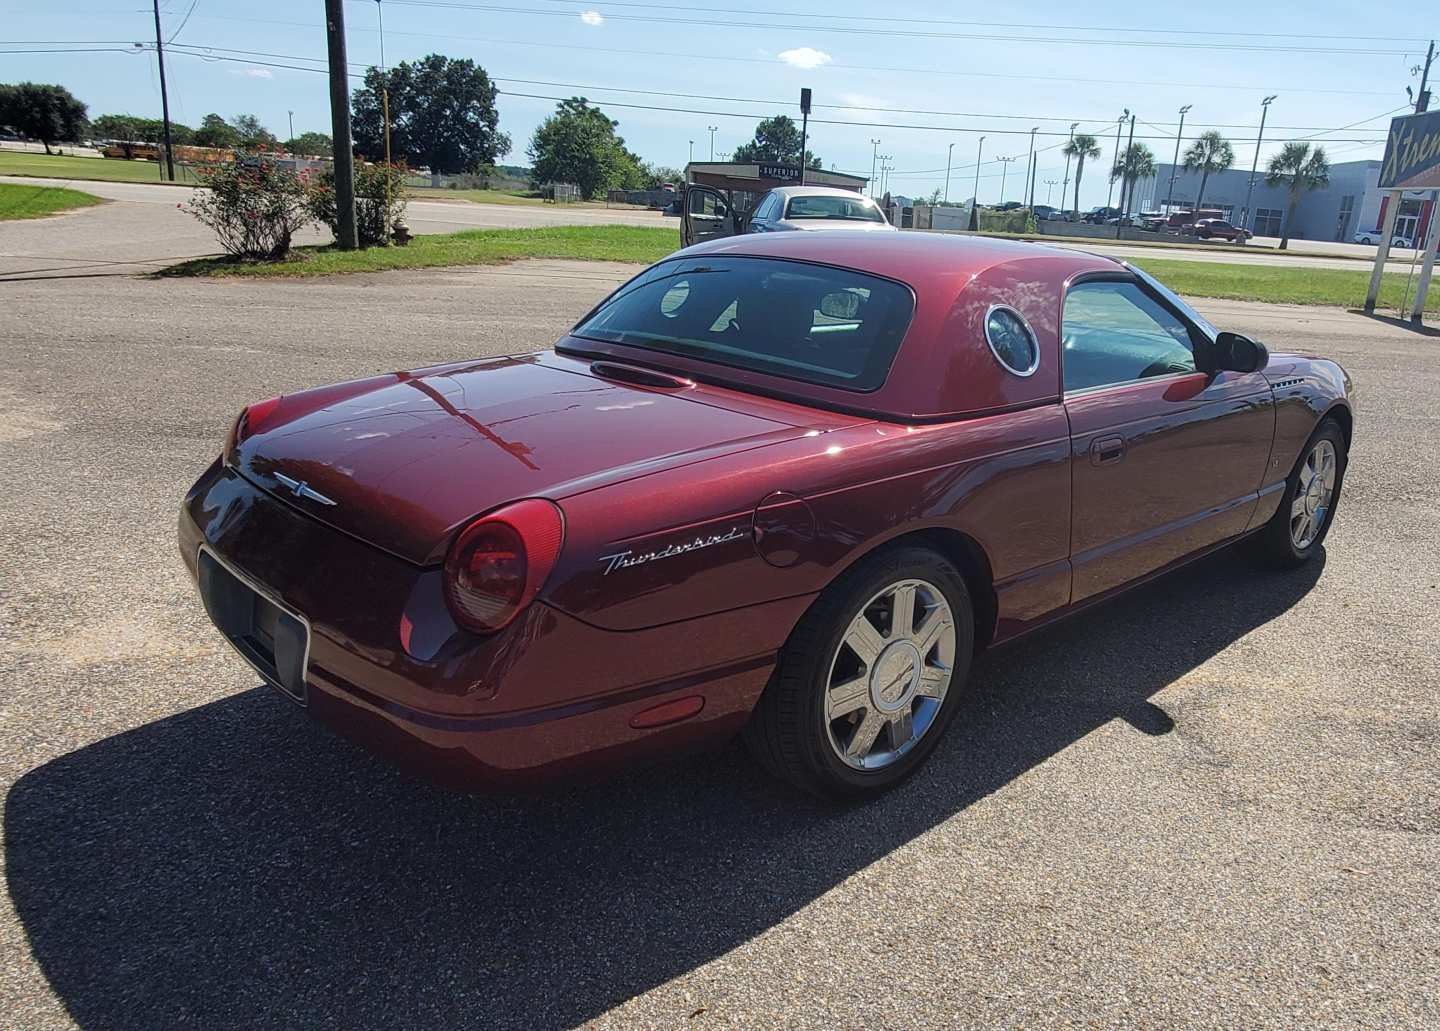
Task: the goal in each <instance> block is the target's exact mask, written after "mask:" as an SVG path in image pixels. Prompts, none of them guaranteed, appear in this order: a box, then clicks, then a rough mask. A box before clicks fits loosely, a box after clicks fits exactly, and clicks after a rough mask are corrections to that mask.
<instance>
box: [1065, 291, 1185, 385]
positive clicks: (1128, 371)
mask: <svg viewBox="0 0 1440 1031" xmlns="http://www.w3.org/2000/svg"><path fill="white" fill-rule="evenodd" d="M1060 341H1061V361H1062V363H1063V368H1064V372H1065V389H1066V390H1067V391H1073V390H1085V389H1088V388H1090V387H1102V386H1107V385H1109V384H1112V383H1129V382H1131V381H1133V380H1139V379H1146V378H1148V377H1150V376H1168V375H1171V374H1173V373H1183V372H1194V371H1196V369H1195V354H1194V345H1193V343H1192V341H1191V339H1190V330H1189V329H1188V328H1187V327H1186V325H1185V323H1183V322H1181V321H1180V319H1179V318H1177V317H1176V316H1175V315H1174V314H1173V313H1172V312H1171V311H1170V310H1169V309H1167V308H1166V307H1165V306H1164V305H1162V304H1160V303H1159V302H1158V301H1156V300H1155V299H1154V298H1153V297H1151V296H1150V295H1149V294H1147V293H1146V292H1145V291H1144V290H1142V289H1140V287H1139V286H1137V285H1136V284H1134V283H1126V282H1113V281H1103V280H1102V281H1098V282H1092V283H1077V284H1076V285H1075V286H1072V287H1071V288H1070V290H1069V292H1067V293H1066V295H1065V311H1064V316H1063V319H1062V322H1061V336H1060Z"/></svg>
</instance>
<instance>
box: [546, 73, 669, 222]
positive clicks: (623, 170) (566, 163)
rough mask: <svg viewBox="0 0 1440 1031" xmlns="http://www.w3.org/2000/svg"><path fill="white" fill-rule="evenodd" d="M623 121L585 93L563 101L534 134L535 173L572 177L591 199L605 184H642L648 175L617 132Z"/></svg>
mask: <svg viewBox="0 0 1440 1031" xmlns="http://www.w3.org/2000/svg"><path fill="white" fill-rule="evenodd" d="M619 125H620V123H619V122H617V121H615V120H614V119H612V118H610V117H608V116H607V115H606V114H605V112H604V111H601V110H600V109H599V108H598V107H592V106H590V102H589V101H588V100H586V99H585V98H584V97H571V98H570V99H569V100H562V101H560V103H559V104H558V105H556V107H555V113H554V114H553V115H551V116H550V117H549V118H547V119H545V121H543V122H541V123H540V126H539V128H537V129H536V130H535V135H533V136H532V137H531V138H530V147H529V154H530V160H531V162H532V168H531V170H530V176H531V179H532V180H533V181H534V182H535V183H536V184H541V183H574V184H575V185H577V186H579V187H580V193H581V195H582V196H584V197H585V198H586V199H587V200H589V199H590V198H592V197H594V196H595V195H596V194H598V193H600V192H601V191H603V190H615V189H640V188H643V187H644V186H645V185H646V182H647V179H648V177H647V176H646V174H645V171H644V169H643V168H641V162H640V159H639V158H637V157H636V156H635V155H634V154H632V153H631V152H630V151H629V150H627V149H626V148H625V141H624V140H623V139H621V138H620V137H619V136H617V135H615V130H616V129H617V128H618V127H619ZM671 181H674V180H671Z"/></svg>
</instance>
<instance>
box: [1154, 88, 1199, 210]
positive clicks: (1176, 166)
mask: <svg viewBox="0 0 1440 1031" xmlns="http://www.w3.org/2000/svg"><path fill="white" fill-rule="evenodd" d="M1192 106H1193V105H1191V104H1186V105H1185V106H1184V107H1182V108H1181V109H1180V128H1179V129H1178V130H1177V131H1176V133H1175V157H1174V158H1172V159H1171V161H1170V189H1169V190H1168V191H1167V192H1166V194H1165V214H1166V215H1167V216H1168V215H1169V214H1170V201H1171V199H1172V198H1173V197H1174V196H1175V180H1176V179H1178V178H1180V139H1181V137H1183V136H1184V135H1185V112H1187V111H1189V110H1190V108H1191V107H1192ZM1145 124H1147V125H1148V124H1150V123H1148V122H1147V123H1145Z"/></svg>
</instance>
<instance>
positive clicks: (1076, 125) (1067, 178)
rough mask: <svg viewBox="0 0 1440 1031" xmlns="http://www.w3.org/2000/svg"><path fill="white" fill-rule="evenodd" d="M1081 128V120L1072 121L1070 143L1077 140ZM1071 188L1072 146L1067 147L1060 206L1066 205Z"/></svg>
mask: <svg viewBox="0 0 1440 1031" xmlns="http://www.w3.org/2000/svg"><path fill="white" fill-rule="evenodd" d="M1078 128H1080V123H1079V122H1071V123H1070V143H1074V142H1075V130H1076V129H1078ZM1069 188H1070V148H1069V145H1068V144H1067V145H1066V148H1065V178H1064V179H1062V180H1060V206H1061V207H1062V208H1063V207H1064V206H1065V191H1066V190H1068V189H1069Z"/></svg>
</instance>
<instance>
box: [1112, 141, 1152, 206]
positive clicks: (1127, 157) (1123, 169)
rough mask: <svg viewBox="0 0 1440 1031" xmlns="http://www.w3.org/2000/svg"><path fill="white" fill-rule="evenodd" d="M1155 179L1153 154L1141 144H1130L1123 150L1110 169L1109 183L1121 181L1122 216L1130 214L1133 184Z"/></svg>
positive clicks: (1132, 202) (1133, 197)
mask: <svg viewBox="0 0 1440 1031" xmlns="http://www.w3.org/2000/svg"><path fill="white" fill-rule="evenodd" d="M1154 177H1155V153H1154V151H1152V150H1151V149H1150V148H1149V147H1147V146H1145V144H1143V143H1132V144H1130V146H1128V147H1126V148H1125V153H1124V155H1123V156H1122V157H1121V158H1120V160H1119V161H1117V162H1115V167H1114V168H1112V169H1110V181H1111V182H1112V183H1113V182H1115V181H1116V180H1117V179H1118V180H1123V182H1124V185H1122V186H1121V187H1120V197H1121V202H1120V211H1121V213H1122V214H1125V215H1128V214H1129V213H1130V206H1131V205H1132V204H1134V203H1135V184H1136V183H1137V182H1139V181H1140V180H1141V179H1153V178H1154Z"/></svg>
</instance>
